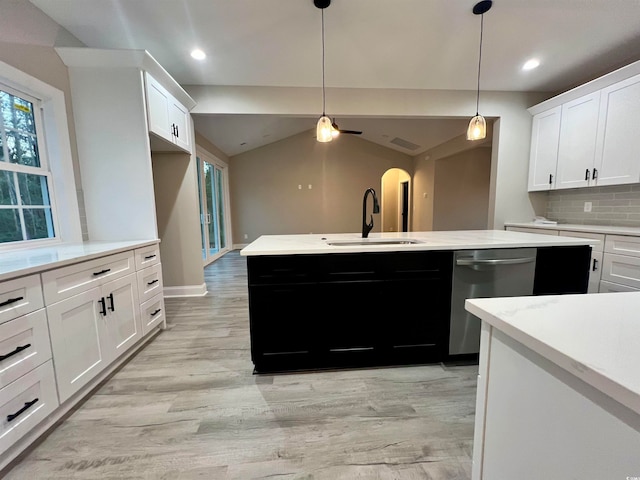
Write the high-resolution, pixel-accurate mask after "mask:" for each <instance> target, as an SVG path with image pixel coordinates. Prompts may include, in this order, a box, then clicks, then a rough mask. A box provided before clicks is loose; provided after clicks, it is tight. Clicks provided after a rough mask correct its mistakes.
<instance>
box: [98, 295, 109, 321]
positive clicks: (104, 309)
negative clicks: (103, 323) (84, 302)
mask: <svg viewBox="0 0 640 480" xmlns="http://www.w3.org/2000/svg"><path fill="white" fill-rule="evenodd" d="M98 303H99V304H100V315H102V316H103V317H106V316H107V302H105V300H104V297H102V298H101V299H100V300H98Z"/></svg>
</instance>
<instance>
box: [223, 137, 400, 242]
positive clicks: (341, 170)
mask: <svg viewBox="0 0 640 480" xmlns="http://www.w3.org/2000/svg"><path fill="white" fill-rule="evenodd" d="M394 167H397V168H402V169H404V170H406V171H407V172H409V174H411V173H412V171H413V166H412V160H411V157H410V156H408V155H405V154H403V153H399V152H396V151H394V150H391V149H388V148H385V147H381V146H379V145H376V144H374V143H371V142H368V141H366V140H362V139H360V138H358V137H356V136H353V135H341V136H340V137H339V138H338V139H336V140H335V141H333V142H330V143H318V142H316V139H315V131H313V130H309V131H306V132H303V133H300V134H298V135H294V136H292V137H289V138H287V139H284V140H281V141H279V142H275V143H273V144H270V145H266V146H264V147H261V148H257V149H255V150H251V151H249V152H245V153H242V154H239V155H236V156H233V157H231V158H230V159H229V189H230V192H231V212H232V213H231V216H232V219H231V221H232V225H233V238H234V243H235V244H245V243H249V242H251V241H253V240H255V239H256V238H258V237H259V236H260V235H267V234H272V235H273V234H298V233H355V232H361V231H362V198H363V195H364V192H365V190H366V189H367V188H369V187H373V188H374V189H375V190H376V192H377V193H378V194H380V192H381V178H382V175H383V174H384V173H385V172H386V171H387V170H388V169H390V168H394ZM298 185H301V186H302V188H301V189H298ZM309 185H311V189H309ZM369 209H371V204H369ZM380 229H381V218H380V216H379V215H374V229H373V230H372V231H373V232H379V231H380ZM244 235H247V238H245V237H244Z"/></svg>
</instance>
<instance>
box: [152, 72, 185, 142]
mask: <svg viewBox="0 0 640 480" xmlns="http://www.w3.org/2000/svg"><path fill="white" fill-rule="evenodd" d="M145 89H146V100H147V112H148V116H149V133H151V134H152V138H151V144H152V145H151V146H152V149H153V150H156V151H163V150H169V151H170V150H172V148H171V146H172V145H175V146H176V150H182V151H184V152H187V153H191V152H192V147H191V135H190V132H189V110H188V109H187V107H185V106H184V105H182V104H181V103H180V102H179V101H178V100H176V99H175V98H174V97H173V95H171V94H170V93H169V92H168V91H167V89H166V88H164V87H163V86H162V85H161V84H160V82H158V81H157V80H156V79H154V78H153V77H152V76H151V75H150V74H149V73H148V72H146V73H145ZM158 138H160V139H163V140H165V142H158V141H157V139H158Z"/></svg>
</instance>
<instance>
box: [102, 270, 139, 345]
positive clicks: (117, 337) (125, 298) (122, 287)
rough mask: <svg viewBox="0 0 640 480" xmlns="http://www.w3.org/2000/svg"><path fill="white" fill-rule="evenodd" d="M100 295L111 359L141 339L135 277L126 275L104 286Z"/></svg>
mask: <svg viewBox="0 0 640 480" xmlns="http://www.w3.org/2000/svg"><path fill="white" fill-rule="evenodd" d="M102 294H103V296H104V298H105V301H106V308H107V317H106V319H105V320H106V326H107V335H108V342H109V344H110V348H111V350H112V352H113V358H117V357H119V356H120V355H122V354H123V353H124V352H125V351H126V350H127V349H128V348H129V347H131V346H132V345H133V344H135V343H136V342H137V341H138V340H139V339H141V338H142V325H141V322H140V303H139V300H138V282H137V279H136V276H135V275H128V276H126V277H123V278H119V279H117V280H114V281H113V282H110V283H107V284H105V285H104V287H103V288H102Z"/></svg>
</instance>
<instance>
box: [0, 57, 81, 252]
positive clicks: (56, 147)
mask: <svg viewBox="0 0 640 480" xmlns="http://www.w3.org/2000/svg"><path fill="white" fill-rule="evenodd" d="M0 82H1V83H3V84H6V85H8V86H9V87H11V88H14V89H16V90H18V91H19V92H24V93H25V94H27V95H29V96H31V97H34V98H36V99H38V100H39V101H40V102H39V103H40V105H39V107H40V108H41V109H42V123H43V125H44V128H43V132H42V133H43V134H44V138H45V143H46V152H45V153H46V159H47V163H48V168H49V171H50V172H51V178H52V179H53V181H52V182H51V185H49V197H50V200H51V203H52V206H54V207H55V209H56V210H57V211H58V212H64V215H55V214H54V218H56V217H57V225H55V228H56V237H57V239H59V241H62V242H82V227H81V224H80V211H79V208H78V197H77V195H76V182H75V176H74V170H73V161H72V157H71V142H70V140H69V123H68V121H67V109H66V104H65V99H64V93H63V92H62V91H61V90H58V89H57V88H55V87H52V86H51V85H49V84H47V83H44V82H43V81H41V80H38V79H37V78H35V77H32V76H31V75H29V74H27V73H24V72H22V71H21V70H18V69H17V68H15V67H12V66H11V65H9V64H7V63H4V62H0ZM34 110H35V105H34ZM34 113H35V112H34ZM52 159H55V160H53V161H52ZM52 240H53V239H52ZM31 245H32V243H30V242H29V244H28V245H25V244H24V243H23V244H22V245H20V248H24V247H26V246H28V247H30V246H31Z"/></svg>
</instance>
